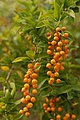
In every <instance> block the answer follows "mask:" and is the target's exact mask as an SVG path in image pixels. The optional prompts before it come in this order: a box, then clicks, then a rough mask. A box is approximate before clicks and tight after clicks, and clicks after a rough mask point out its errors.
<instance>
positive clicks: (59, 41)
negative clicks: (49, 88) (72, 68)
mask: <svg viewBox="0 0 80 120" xmlns="http://www.w3.org/2000/svg"><path fill="white" fill-rule="evenodd" d="M65 30H66V27H62V28H60V27H57V28H56V30H55V32H54V33H53V34H50V33H49V32H48V33H47V38H48V50H47V54H48V55H50V57H51V60H50V61H49V62H48V63H47V64H46V68H48V69H49V70H48V71H47V75H48V76H49V77H50V79H49V81H48V83H49V84H50V85H52V84H53V83H54V82H56V83H60V82H61V80H60V79H59V71H60V70H64V59H66V58H67V56H68V52H69V49H68V33H67V32H65Z"/></svg>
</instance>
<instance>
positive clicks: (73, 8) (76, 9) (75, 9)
mask: <svg viewBox="0 0 80 120" xmlns="http://www.w3.org/2000/svg"><path fill="white" fill-rule="evenodd" d="M71 9H72V10H73V11H74V12H75V13H77V12H79V7H72V8H71Z"/></svg>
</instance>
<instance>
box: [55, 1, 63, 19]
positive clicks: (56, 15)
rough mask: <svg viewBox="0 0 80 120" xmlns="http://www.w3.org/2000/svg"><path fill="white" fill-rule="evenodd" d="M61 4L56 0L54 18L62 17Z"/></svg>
mask: <svg viewBox="0 0 80 120" xmlns="http://www.w3.org/2000/svg"><path fill="white" fill-rule="evenodd" d="M60 12H61V11H60V6H59V5H58V3H57V2H56V0H55V1H54V18H55V19H57V20H59V18H60Z"/></svg>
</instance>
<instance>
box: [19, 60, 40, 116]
mask: <svg viewBox="0 0 80 120" xmlns="http://www.w3.org/2000/svg"><path fill="white" fill-rule="evenodd" d="M39 68H40V63H39V62H36V63H35V64H32V63H29V64H28V71H27V73H26V74H25V76H24V80H23V82H24V87H23V88H22V92H23V94H24V97H23V98H22V103H23V104H26V106H25V107H24V108H23V109H22V110H20V111H19V113H20V114H25V116H27V117H29V116H30V108H32V107H33V105H34V102H35V101H36V97H35V95H36V94H37V88H38V80H37V77H38V73H39Z"/></svg>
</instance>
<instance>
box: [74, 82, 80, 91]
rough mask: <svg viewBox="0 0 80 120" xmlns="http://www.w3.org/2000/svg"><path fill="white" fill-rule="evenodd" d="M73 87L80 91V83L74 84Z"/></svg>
mask: <svg viewBox="0 0 80 120" xmlns="http://www.w3.org/2000/svg"><path fill="white" fill-rule="evenodd" d="M72 89H73V90H76V91H80V83H79V84H77V85H73V87H72Z"/></svg>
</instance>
